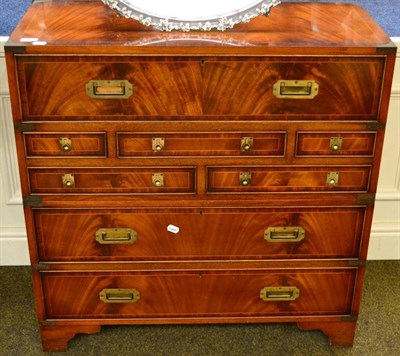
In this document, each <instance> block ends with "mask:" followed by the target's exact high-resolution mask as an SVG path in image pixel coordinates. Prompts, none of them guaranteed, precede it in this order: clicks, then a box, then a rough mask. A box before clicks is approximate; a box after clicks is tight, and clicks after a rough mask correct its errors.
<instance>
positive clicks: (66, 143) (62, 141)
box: [58, 137, 72, 152]
mask: <svg viewBox="0 0 400 356" xmlns="http://www.w3.org/2000/svg"><path fill="white" fill-rule="evenodd" d="M58 143H59V145H60V150H61V152H70V151H72V141H71V139H70V138H68V137H60V138H59V139H58Z"/></svg>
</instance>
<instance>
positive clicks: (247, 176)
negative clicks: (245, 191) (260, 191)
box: [239, 172, 251, 187]
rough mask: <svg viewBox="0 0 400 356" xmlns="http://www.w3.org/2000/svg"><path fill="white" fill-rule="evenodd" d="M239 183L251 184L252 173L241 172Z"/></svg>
mask: <svg viewBox="0 0 400 356" xmlns="http://www.w3.org/2000/svg"><path fill="white" fill-rule="evenodd" d="M239 183H240V185H241V186H242V187H248V186H250V185H251V173H250V172H240V174H239Z"/></svg>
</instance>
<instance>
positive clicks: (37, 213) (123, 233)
mask: <svg viewBox="0 0 400 356" xmlns="http://www.w3.org/2000/svg"><path fill="white" fill-rule="evenodd" d="M365 216H366V208H365V207H334V208H329V207H320V208H286V209H285V208H275V209H273V208H263V209H261V208H260V209H240V208H236V209H235V208H204V209H195V208H192V209H189V208H185V209H184V208H182V209H177V208H165V209H160V208H157V209H91V210H88V209H34V221H35V229H36V237H37V243H38V251H39V258H40V260H41V261H70V260H73V261H75V260H80V261H85V260H107V261H110V260H114V261H116V260H177V259H180V260H183V259H187V260H192V259H262V258H264V259H267V258H268V259H274V258H275V259H276V258H279V259H283V258H286V259H288V258H290V259H292V258H334V257H338V258H340V257H342V258H344V257H347V258H357V257H358V255H359V243H360V239H361V237H362V235H363V228H364V219H365Z"/></svg>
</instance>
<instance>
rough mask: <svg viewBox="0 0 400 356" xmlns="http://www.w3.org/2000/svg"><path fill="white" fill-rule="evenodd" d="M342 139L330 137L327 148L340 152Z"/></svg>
mask: <svg viewBox="0 0 400 356" xmlns="http://www.w3.org/2000/svg"><path fill="white" fill-rule="evenodd" d="M342 143H343V139H342V138H341V137H331V139H330V142H329V149H330V150H331V151H332V152H340V151H341V150H342Z"/></svg>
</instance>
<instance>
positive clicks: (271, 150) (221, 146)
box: [117, 131, 286, 157]
mask: <svg viewBox="0 0 400 356" xmlns="http://www.w3.org/2000/svg"><path fill="white" fill-rule="evenodd" d="M117 141H118V143H117V147H118V155H119V157H142V156H166V157H168V156H170V157H175V156H284V155H285V150H286V132H282V131H276V132H263V133H259V132H258V133H255V132H243V133H232V132H226V133H190V134H187V133H175V134H171V133H165V132H163V133H153V134H137V133H123V132H119V133H118V134H117Z"/></svg>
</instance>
